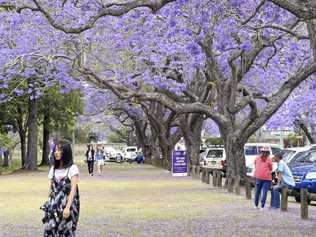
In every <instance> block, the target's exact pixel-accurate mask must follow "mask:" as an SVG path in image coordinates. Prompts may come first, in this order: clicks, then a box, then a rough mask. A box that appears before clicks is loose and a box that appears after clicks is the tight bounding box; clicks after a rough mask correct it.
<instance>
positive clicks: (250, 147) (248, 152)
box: [244, 143, 282, 177]
mask: <svg viewBox="0 0 316 237" xmlns="http://www.w3.org/2000/svg"><path fill="white" fill-rule="evenodd" d="M264 146H267V147H269V148H270V158H272V157H273V156H274V155H275V154H277V153H279V152H281V151H282V147H281V146H279V145H278V144H270V143H246V144H245V146H244V152H245V159H246V167H247V175H248V176H250V177H254V162H255V159H256V157H257V156H258V155H259V154H260V150H261V148H262V147H264ZM276 168H277V163H276V162H273V171H275V170H276Z"/></svg>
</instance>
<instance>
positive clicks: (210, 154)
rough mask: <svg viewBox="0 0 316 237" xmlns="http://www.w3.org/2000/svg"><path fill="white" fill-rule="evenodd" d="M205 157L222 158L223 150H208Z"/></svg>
mask: <svg viewBox="0 0 316 237" xmlns="http://www.w3.org/2000/svg"><path fill="white" fill-rule="evenodd" d="M206 157H207V158H222V157H223V150H209V151H208V153H207V156H206Z"/></svg>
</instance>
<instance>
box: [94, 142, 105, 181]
mask: <svg viewBox="0 0 316 237" xmlns="http://www.w3.org/2000/svg"><path fill="white" fill-rule="evenodd" d="M96 160H97V165H98V175H102V167H103V166H104V160H103V152H102V148H101V146H99V145H98V146H97V150H96Z"/></svg>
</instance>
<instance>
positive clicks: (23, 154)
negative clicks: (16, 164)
mask: <svg viewBox="0 0 316 237" xmlns="http://www.w3.org/2000/svg"><path fill="white" fill-rule="evenodd" d="M19 137H20V143H21V167H22V168H24V167H25V161H26V133H25V131H19Z"/></svg>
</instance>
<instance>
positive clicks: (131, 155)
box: [123, 146, 137, 161]
mask: <svg viewBox="0 0 316 237" xmlns="http://www.w3.org/2000/svg"><path fill="white" fill-rule="evenodd" d="M136 153H137V147H136V146H127V147H125V149H124V153H123V156H124V160H126V161H134V160H135V158H136V156H137V154H136Z"/></svg>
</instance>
